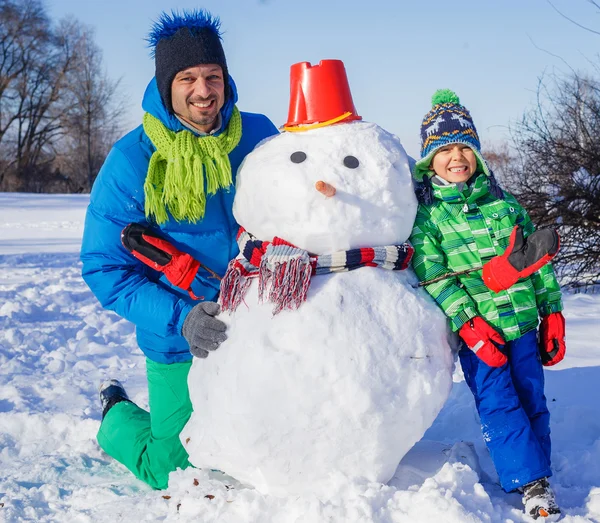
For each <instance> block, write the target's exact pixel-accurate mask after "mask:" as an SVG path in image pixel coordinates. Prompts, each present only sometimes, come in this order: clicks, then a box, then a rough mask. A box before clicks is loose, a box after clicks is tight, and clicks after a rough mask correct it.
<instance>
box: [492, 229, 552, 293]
mask: <svg viewBox="0 0 600 523" xmlns="http://www.w3.org/2000/svg"><path fill="white" fill-rule="evenodd" d="M559 247H560V238H559V236H558V233H557V232H556V231H555V230H554V229H540V230H539V231H535V232H534V233H533V234H530V235H529V236H528V237H527V239H524V238H523V228H522V227H521V226H520V225H515V227H514V229H513V230H512V232H511V234H510V240H509V243H508V247H507V248H506V250H505V251H504V254H502V255H500V256H494V257H493V258H492V259H491V260H490V261H489V262H487V263H486V264H485V265H484V266H483V273H482V278H483V283H485V285H486V286H487V288H488V289H490V290H492V291H494V292H500V291H501V290H506V289H508V288H509V287H511V286H512V285H514V284H515V283H516V282H517V280H519V279H521V278H526V277H527V276H531V275H532V274H533V273H534V272H536V271H537V270H539V269H540V268H541V267H543V266H544V265H546V263H548V262H549V261H550V260H551V259H552V258H554V256H556V253H557V252H558V249H559Z"/></svg>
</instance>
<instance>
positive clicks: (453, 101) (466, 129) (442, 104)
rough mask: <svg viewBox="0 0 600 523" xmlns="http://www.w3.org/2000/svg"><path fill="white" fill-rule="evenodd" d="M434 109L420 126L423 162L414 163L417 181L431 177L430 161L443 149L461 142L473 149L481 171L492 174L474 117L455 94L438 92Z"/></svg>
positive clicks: (433, 99) (433, 103)
mask: <svg viewBox="0 0 600 523" xmlns="http://www.w3.org/2000/svg"><path fill="white" fill-rule="evenodd" d="M431 104H432V106H433V107H432V108H431V110H430V111H429V112H428V113H427V114H426V115H425V118H423V123H422V124H421V159H420V160H419V161H418V162H417V163H416V164H415V168H414V171H415V172H414V178H415V179H416V180H417V181H419V182H420V181H422V180H423V178H424V177H426V176H432V175H433V171H432V170H431V169H430V168H429V166H430V165H431V160H433V157H434V156H435V153H436V152H437V150H438V149H439V148H440V147H444V146H446V145H449V144H452V143H462V144H465V145H467V146H469V147H470V148H471V149H473V152H474V153H475V156H476V158H477V167H478V169H477V170H478V171H479V172H484V173H485V174H486V175H487V176H489V175H490V170H489V168H488V166H487V165H486V163H485V160H484V159H483V157H482V156H481V151H480V149H481V144H480V143H479V136H478V134H477V129H475V124H474V123H473V119H472V118H471V114H470V113H469V111H468V110H467V108H466V107H463V106H462V105H460V100H459V98H458V96H457V95H456V93H455V92H454V91H451V90H450V89H439V90H438V91H436V92H435V93H434V95H433V97H432V98H431Z"/></svg>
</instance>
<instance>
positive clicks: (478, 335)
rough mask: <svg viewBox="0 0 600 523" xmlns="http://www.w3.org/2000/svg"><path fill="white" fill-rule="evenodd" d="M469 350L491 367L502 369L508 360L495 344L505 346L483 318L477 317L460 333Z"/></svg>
mask: <svg viewBox="0 0 600 523" xmlns="http://www.w3.org/2000/svg"><path fill="white" fill-rule="evenodd" d="M458 334H459V335H460V337H461V338H462V339H463V340H464V341H465V343H466V344H467V346H468V347H469V349H471V350H472V351H473V352H474V353H475V355H476V356H477V357H478V358H479V359H480V360H481V361H483V362H484V363H486V364H488V365H489V366H490V367H502V365H504V364H505V363H506V362H507V361H508V359H507V357H506V355H504V354H503V353H502V352H500V350H499V349H498V347H496V345H494V343H497V344H498V345H504V343H505V342H504V338H502V336H500V334H498V333H497V332H496V331H495V330H494V329H493V328H492V327H491V326H490V325H489V324H488V323H487V322H486V321H485V320H484V319H483V318H482V317H481V316H475V317H474V318H472V319H470V320H469V321H467V322H466V323H465V324H464V325H463V326H462V327H461V328H460V330H459V331H458Z"/></svg>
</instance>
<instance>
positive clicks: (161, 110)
mask: <svg viewBox="0 0 600 523" xmlns="http://www.w3.org/2000/svg"><path fill="white" fill-rule="evenodd" d="M228 82H229V95H228V96H227V100H226V101H225V104H224V105H223V107H222V108H221V118H222V120H223V125H222V126H221V129H219V131H218V132H216V133H215V136H218V135H219V134H221V133H222V132H223V131H224V130H225V128H226V127H227V124H229V120H230V118H231V113H232V112H233V107H234V105H235V104H236V102H237V101H238V94H237V87H236V85H235V82H234V81H233V78H232V77H231V75H229V78H228ZM142 109H143V110H144V111H145V112H147V113H150V114H151V115H152V116H154V117H155V118H158V119H159V120H160V121H161V122H162V123H163V124H164V125H165V126H166V127H167V128H168V129H170V130H171V131H174V132H178V131H183V130H188V131H189V129H188V128H187V127H185V126H184V125H183V124H182V123H181V122H180V121H179V120H178V119H177V117H176V116H175V115H174V114H171V113H170V112H169V111H168V110H167V108H166V107H165V104H164V103H163V102H162V99H161V97H160V93H159V92H158V84H157V83H156V78H152V80H150V83H149V84H148V87H146V91H145V92H144V98H143V100H142Z"/></svg>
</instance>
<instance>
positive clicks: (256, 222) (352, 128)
mask: <svg viewBox="0 0 600 523" xmlns="http://www.w3.org/2000/svg"><path fill="white" fill-rule="evenodd" d="M298 153H301V154H298ZM303 156H304V157H303ZM350 157H351V158H350ZM352 158H353V159H352ZM299 160H302V161H299ZM356 160H358V161H356ZM319 180H323V181H326V182H327V183H328V184H331V186H333V187H335V188H336V194H335V196H333V197H331V198H326V197H325V196H323V195H322V194H320V193H319V192H318V191H316V190H315V182H317V181H319ZM415 212H416V201H415V197H414V194H413V190H412V185H411V180H410V171H409V168H408V160H407V157H406V154H405V153H404V150H403V149H402V146H401V145H400V142H399V141H398V140H397V139H396V138H395V137H393V136H392V135H390V134H388V133H386V132H385V131H383V130H382V129H381V128H379V127H378V126H376V125H374V124H367V123H362V122H360V123H352V124H340V125H337V126H332V127H328V128H323V129H318V130H312V131H307V132H304V133H298V134H291V133H285V134H283V135H280V136H277V137H275V138H273V139H271V140H269V141H267V142H266V143H264V144H263V145H261V146H259V147H258V149H257V150H256V151H255V152H253V153H252V154H251V155H249V156H248V157H247V159H246V161H245V162H244V164H243V165H242V167H241V169H240V171H239V173H238V182H237V192H236V200H235V204H234V213H235V216H236V219H237V220H238V222H239V223H240V224H242V225H243V226H244V227H245V228H246V229H247V230H248V231H249V232H251V233H252V234H253V235H254V236H256V237H257V238H260V239H262V240H271V239H272V238H273V237H274V236H279V237H281V238H284V239H285V240H287V241H289V242H291V243H293V244H294V245H297V246H298V247H301V248H304V249H306V250H308V251H309V252H311V253H314V254H329V253H332V252H335V251H339V250H344V249H350V248H357V247H378V246H383V245H392V244H400V243H402V242H404V241H406V240H407V238H408V236H409V234H410V231H411V228H412V223H413V220H414V216H415ZM416 283H417V281H416V278H415V276H414V274H413V273H412V271H410V270H405V271H391V270H387V269H384V268H379V267H363V268H360V269H357V270H354V271H351V272H343V273H332V274H326V275H319V276H314V277H313V279H312V282H311V285H310V288H309V291H308V297H307V300H306V302H304V303H303V304H302V305H301V306H300V308H299V309H297V310H293V311H290V310H284V311H282V312H280V313H279V314H277V315H275V316H273V313H272V311H273V304H272V303H269V302H265V303H259V301H258V290H257V288H258V285H257V283H256V282H253V284H252V286H251V287H250V290H249V292H248V294H247V295H246V297H245V303H243V304H242V305H240V306H239V307H238V309H237V310H236V311H235V313H234V314H232V315H231V317H230V318H229V319H226V321H227V322H228V323H230V326H229V329H228V336H229V337H228V339H227V341H226V342H225V343H223V345H222V346H221V347H220V348H219V349H218V350H217V351H215V352H214V353H212V354H210V355H209V357H208V358H207V359H206V360H196V361H195V362H194V364H193V366H192V369H191V371H190V377H189V387H190V397H191V400H192V404H193V407H194V414H193V415H192V417H191V419H190V421H189V422H188V424H187V425H186V427H185V429H184V431H183V432H182V435H181V439H182V441H183V442H184V443H185V446H186V449H187V451H188V453H189V455H190V461H191V463H192V464H194V465H195V466H198V467H210V468H217V469H220V470H223V471H224V472H226V473H228V474H230V475H232V476H234V477H235V478H237V479H238V480H240V481H243V482H246V483H249V484H251V485H253V486H255V487H256V488H258V489H259V490H261V491H263V492H271V493H276V494H284V493H306V492H321V493H323V492H328V491H330V490H331V489H332V488H335V487H336V485H338V484H339V479H340V478H344V479H345V480H346V479H355V478H366V479H368V480H373V481H380V482H386V481H388V480H389V479H390V478H391V477H392V475H393V473H394V471H395V469H396V467H397V465H398V463H399V461H400V459H401V458H402V456H404V454H405V453H406V452H407V451H408V450H409V449H410V448H411V447H412V445H413V444H414V443H415V442H416V441H418V440H419V439H420V438H421V437H422V436H423V433H424V432H425V430H426V429H427V428H428V427H429V426H430V425H431V423H432V422H433V420H434V418H435V416H436V415H437V413H438V412H439V410H440V409H441V407H442V405H443V403H444V402H445V400H446V399H447V396H448V393H449V390H450V386H451V381H452V380H451V370H452V355H451V351H450V348H449V346H448V340H447V326H446V321H445V318H444V316H443V314H442V313H441V312H440V311H439V310H438V308H437V306H436V305H435V304H434V303H433V302H432V301H431V300H430V298H429V297H428V296H427V295H426V294H425V293H424V291H423V290H421V289H418V288H416ZM222 316H223V315H222Z"/></svg>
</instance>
